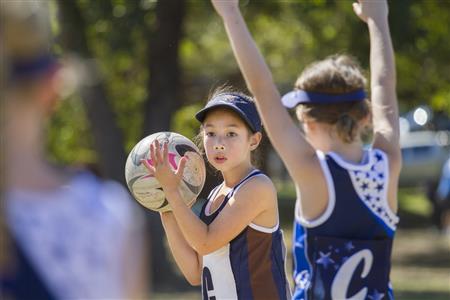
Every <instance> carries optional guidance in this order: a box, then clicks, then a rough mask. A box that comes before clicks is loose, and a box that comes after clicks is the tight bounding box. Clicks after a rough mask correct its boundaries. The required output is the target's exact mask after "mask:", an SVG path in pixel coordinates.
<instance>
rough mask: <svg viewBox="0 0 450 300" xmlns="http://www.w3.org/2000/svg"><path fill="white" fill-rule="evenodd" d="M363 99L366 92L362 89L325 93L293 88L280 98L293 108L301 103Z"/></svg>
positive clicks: (325, 102) (327, 102)
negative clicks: (340, 92)
mask: <svg viewBox="0 0 450 300" xmlns="http://www.w3.org/2000/svg"><path fill="white" fill-rule="evenodd" d="M364 99H366V92H364V90H363V89H360V90H356V91H353V92H350V93H342V94H326V93H315V92H307V91H304V90H294V91H292V92H289V93H287V94H286V95H284V96H283V97H282V98H281V102H282V103H283V105H284V106H285V107H287V108H293V107H295V106H297V105H298V104H302V103H321V104H331V103H340V102H350V101H362V100H364Z"/></svg>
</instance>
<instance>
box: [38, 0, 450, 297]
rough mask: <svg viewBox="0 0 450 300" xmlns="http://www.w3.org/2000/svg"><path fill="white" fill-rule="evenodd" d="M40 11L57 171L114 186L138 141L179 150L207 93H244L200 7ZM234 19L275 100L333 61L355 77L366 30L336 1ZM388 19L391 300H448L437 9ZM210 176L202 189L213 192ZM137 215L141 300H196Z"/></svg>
mask: <svg viewBox="0 0 450 300" xmlns="http://www.w3.org/2000/svg"><path fill="white" fill-rule="evenodd" d="M49 1H50V4H51V9H52V26H53V31H54V33H55V36H56V40H55V45H54V52H55V53H56V54H57V55H58V56H59V57H61V59H63V60H64V61H66V62H68V63H69V64H70V65H71V66H72V69H71V71H67V72H66V74H65V76H67V78H68V79H69V80H66V82H68V83H70V84H68V85H67V86H66V87H64V97H63V98H64V99H63V101H60V102H59V103H58V106H57V110H56V112H55V114H54V115H53V116H52V118H51V120H50V122H49V123H48V132H49V135H48V137H49V138H48V141H47V148H48V153H49V158H50V159H51V160H52V161H53V162H54V163H56V164H71V165H85V166H89V167H90V168H92V169H93V170H95V171H96V172H98V173H99V174H101V175H102V176H104V177H106V178H110V179H114V180H117V181H119V182H121V183H124V181H125V178H124V165H125V160H126V157H127V154H128V152H129V151H130V150H131V148H132V147H133V146H134V145H135V144H136V143H137V142H138V141H139V140H140V139H141V138H143V137H144V136H146V135H149V134H151V133H154V132H158V131H167V130H170V131H175V132H179V133H181V134H183V135H185V136H187V137H190V138H192V137H193V136H195V135H196V133H197V131H198V125H199V124H198V123H197V122H196V121H195V119H194V118H193V115H194V113H195V112H196V111H197V110H198V109H199V108H200V107H201V106H202V104H203V103H204V102H205V101H206V100H207V97H208V94H209V92H210V91H211V90H213V88H214V87H217V86H219V85H222V84H224V83H228V84H230V85H233V86H235V87H236V88H238V89H241V90H243V91H246V89H245V84H244V82H243V79H242V77H241V75H240V72H239V70H238V68H237V65H236V63H235V60H234V58H233V55H232V52H231V49H230V46H229V44H228V40H227V38H226V35H225V32H224V29H223V26H222V22H221V20H220V19H219V17H218V16H217V15H216V14H215V13H214V11H213V9H212V7H211V5H210V3H209V2H208V1H200V0H198V1H197V0H164V1H156V0H96V1H90V0H69V1H65V0H49ZM241 7H242V10H243V13H244V17H245V18H246V21H247V22H248V25H249V27H250V30H251V32H252V33H253V35H254V37H255V39H256V41H257V43H258V45H259V47H260V49H261V51H262V52H263V55H264V56H265V57H266V59H267V62H268V64H269V65H270V67H271V69H272V71H273V75H274V79H275V81H276V83H277V85H278V87H279V89H280V91H281V92H287V91H289V90H290V89H291V88H292V87H293V83H294V81H295V79H296V77H297V76H298V75H299V73H300V71H301V70H302V69H303V68H304V67H305V66H306V65H307V64H308V63H310V62H312V61H314V60H317V59H322V58H324V57H326V56H328V55H331V54H334V53H349V54H351V55H354V56H355V57H356V58H358V60H359V61H360V62H361V64H362V66H363V68H365V69H367V68H368V60H369V39H368V34H367V28H366V26H365V24H363V23H362V22H361V21H359V19H358V18H357V17H355V16H354V14H353V11H352V9H351V4H350V2H349V1H326V0H308V1H293V0H292V1H288V0H283V1H275V0H274V1H255V0H254V1H241ZM389 18H390V26H391V33H392V39H393V43H394V47H395V54H396V62H397V77H398V89H397V91H398V99H399V103H400V111H401V118H400V120H399V122H400V124H401V140H400V143H401V145H402V152H403V158H404V162H403V171H402V174H401V178H400V185H401V189H400V195H399V199H400V210H399V215H400V218H401V221H400V224H399V230H398V234H397V237H396V240H395V242H394V253H393V268H392V275H391V276H392V281H393V286H394V291H395V292H396V295H397V298H398V299H449V297H450V242H449V241H450V238H449V236H450V119H449V115H450V25H449V20H450V1H437V0H436V1H433V0H429V1H410V0H396V1H390V17H389ZM367 75H369V73H368V72H367ZM262 147H263V149H262V157H261V168H262V169H263V170H265V171H266V172H267V173H268V174H269V175H270V176H271V177H272V178H273V180H274V181H275V182H276V184H277V187H278V189H279V200H280V213H281V220H282V221H283V225H284V227H285V233H286V243H287V244H288V249H289V248H290V245H291V241H290V239H291V224H292V220H293V207H294V201H295V192H294V188H293V185H292V183H291V181H290V179H289V177H288V175H287V173H286V171H285V169H284V167H283V165H282V163H281V161H280V160H279V158H278V156H277V155H276V153H275V152H274V151H273V150H272V147H271V146H270V143H269V142H268V140H266V142H265V143H264V144H263V146H262ZM445 166H447V169H449V170H448V171H445V170H446V169H445ZM209 175H210V178H209V180H208V183H207V185H206V189H210V188H211V185H213V184H215V183H216V182H217V181H218V180H219V179H217V178H214V173H212V172H211V173H210V174H209ZM142 210H144V209H142ZM145 213H146V216H147V221H148V222H147V223H148V231H147V232H148V236H149V237H150V240H151V241H150V246H151V251H150V253H151V259H150V262H149V266H148V268H149V269H150V270H151V279H150V280H151V283H150V286H151V291H149V295H151V298H152V299H173V298H178V299H188V298H189V299H191V298H192V299H198V298H199V297H200V290H199V288H192V287H190V286H188V284H187V282H186V281H185V280H184V278H182V277H181V276H180V273H179V272H178V270H177V269H176V266H175V265H174V264H173V262H172V259H171V255H170V253H169V252H168V250H167V249H166V245H165V243H166V242H165V237H164V234H163V231H162V228H161V222H160V220H159V215H158V214H156V213H152V212H148V211H146V212H145ZM287 272H288V273H289V274H290V273H291V262H290V261H288V265H287Z"/></svg>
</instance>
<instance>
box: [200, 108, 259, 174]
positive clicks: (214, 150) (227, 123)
mask: <svg viewBox="0 0 450 300" xmlns="http://www.w3.org/2000/svg"><path fill="white" fill-rule="evenodd" d="M202 126H203V143H204V147H205V152H206V157H207V158H208V161H209V163H211V165H212V166H213V167H214V168H216V169H217V170H219V171H221V172H226V171H228V170H232V169H234V168H236V167H239V166H240V165H242V166H245V167H248V166H250V165H251V162H250V152H251V151H252V150H254V149H256V147H257V146H258V144H259V141H260V139H261V137H260V136H261V134H259V133H256V134H252V133H251V132H250V131H249V130H248V129H247V126H246V125H245V123H244V121H243V120H242V119H241V118H239V117H238V116H237V115H236V114H234V113H233V112H231V111H229V110H227V109H224V108H217V109H214V110H213V111H211V112H209V113H208V114H207V116H206V118H205V120H204V122H203V125H202Z"/></svg>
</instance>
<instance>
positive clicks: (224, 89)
mask: <svg viewBox="0 0 450 300" xmlns="http://www.w3.org/2000/svg"><path fill="white" fill-rule="evenodd" d="M227 93H233V94H239V95H241V96H243V97H245V98H247V99H248V100H250V101H254V100H253V98H252V97H250V96H248V95H246V94H244V93H242V92H239V91H237V90H236V89H234V88H233V87H231V86H229V85H221V86H219V87H217V88H215V89H214V90H212V92H210V93H209V96H208V101H207V102H209V101H211V100H212V99H214V98H215V97H216V96H218V95H220V94H227ZM230 112H231V113H233V114H234V115H235V116H237V117H238V118H239V119H241V116H239V115H238V114H237V113H235V112H234V111H232V110H230ZM243 123H244V124H245V127H246V128H247V132H248V136H249V137H250V136H251V135H253V134H254V133H253V131H252V129H251V128H250V127H249V126H248V125H247V122H245V121H244V122H243ZM261 134H262V132H261ZM193 140H194V143H195V144H196V145H197V147H198V148H199V149H200V152H201V153H202V155H204V156H205V155H206V154H205V149H204V147H203V126H202V125H200V130H199V133H198V134H197V135H196V136H195V137H194V139H193ZM261 143H262V139H261V142H260V144H261ZM260 156H261V155H260V148H259V146H258V147H257V148H256V149H255V150H253V151H252V152H251V156H250V158H251V163H252V165H253V166H255V167H259V166H260ZM206 161H207V160H206Z"/></svg>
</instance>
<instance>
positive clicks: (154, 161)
mask: <svg viewBox="0 0 450 300" xmlns="http://www.w3.org/2000/svg"><path fill="white" fill-rule="evenodd" d="M150 159H151V160H152V161H153V166H155V167H156V166H157V165H158V161H157V160H156V155H155V145H153V144H151V145H150Z"/></svg>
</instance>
